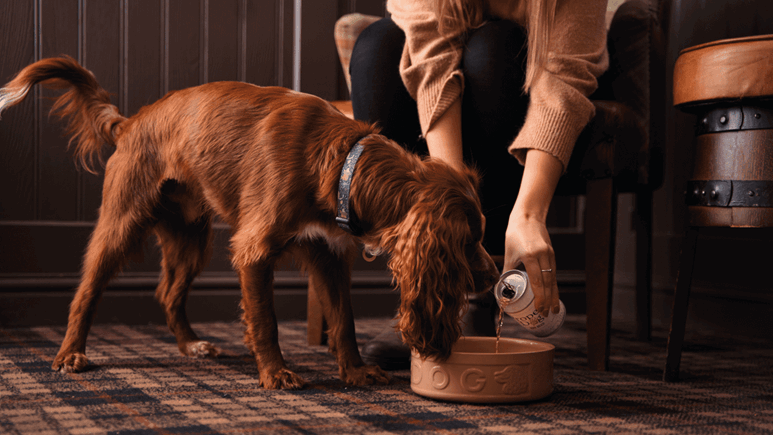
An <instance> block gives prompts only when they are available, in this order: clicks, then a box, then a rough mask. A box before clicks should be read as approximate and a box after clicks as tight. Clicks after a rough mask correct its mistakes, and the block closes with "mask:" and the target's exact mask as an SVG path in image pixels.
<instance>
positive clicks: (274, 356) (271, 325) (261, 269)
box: [237, 260, 306, 390]
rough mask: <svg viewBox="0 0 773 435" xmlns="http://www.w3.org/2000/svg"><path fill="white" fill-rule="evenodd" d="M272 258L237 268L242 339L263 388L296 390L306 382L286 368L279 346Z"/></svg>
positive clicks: (273, 261) (273, 262)
mask: <svg viewBox="0 0 773 435" xmlns="http://www.w3.org/2000/svg"><path fill="white" fill-rule="evenodd" d="M275 261H276V260H260V261H258V262H254V263H253V264H250V265H245V266H238V267H237V268H238V272H239V281H240V283H241V287H242V309H243V319H244V325H245V328H246V329H245V331H244V342H245V344H246V345H247V347H248V348H249V349H250V351H251V352H252V353H253V355H254V356H255V361H256V362H257V364H258V371H259V372H260V382H261V385H262V386H263V388H266V389H269V390H273V389H277V388H282V389H297V388H302V387H303V386H305V385H306V382H304V380H303V379H302V378H301V377H300V376H298V375H297V374H295V373H294V372H292V371H291V370H290V369H288V368H287V364H286V363H285V360H284V358H283V357H282V352H281V351H280V349H279V332H278V329H277V324H276V314H275V312H274V295H273V291H274V288H273V281H274V264H275Z"/></svg>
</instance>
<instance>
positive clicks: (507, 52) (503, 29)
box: [462, 20, 527, 82]
mask: <svg viewBox="0 0 773 435" xmlns="http://www.w3.org/2000/svg"><path fill="white" fill-rule="evenodd" d="M526 42H527V39H526V30H525V29H524V28H523V27H521V26H520V25H519V24H517V23H515V22H514V21H510V20H494V21H489V22H487V23H486V24H484V25H483V26H481V27H479V28H477V29H475V30H473V31H472V32H471V33H470V35H469V38H468V40H467V43H466V45H465V49H464V53H463V56H462V59H463V63H464V65H463V68H464V74H465V78H469V79H472V80H476V79H480V80H485V81H488V80H489V78H492V77H496V78H499V77H497V76H502V75H504V74H506V75H508V76H509V77H508V78H509V79H510V80H520V81H521V82H523V77H524V69H525V67H526V51H527V50H526V46H527V44H526ZM514 75H515V77H514Z"/></svg>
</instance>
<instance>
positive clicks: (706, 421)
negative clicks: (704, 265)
mask: <svg viewBox="0 0 773 435" xmlns="http://www.w3.org/2000/svg"><path fill="white" fill-rule="evenodd" d="M387 325H388V319H363V320H358V321H357V333H358V338H359V340H360V344H361V345H362V344H363V343H364V342H365V341H366V340H367V339H368V338H369V337H372V336H374V335H376V334H377V333H378V332H380V331H382V330H383V329H384V328H385V327H387ZM194 329H196V330H197V331H199V332H200V335H201V336H202V338H204V339H206V340H209V341H211V342H213V343H216V344H217V345H218V346H219V347H220V348H221V349H223V350H224V351H225V352H226V353H227V354H228V356H226V357H221V358H219V359H217V360H197V359H190V358H186V357H183V356H181V355H180V354H179V353H178V350H177V347H176V345H175V342H174V339H173V338H172V336H171V334H170V333H169V332H168V331H167V330H166V328H165V327H164V326H139V327H137V326H123V325H97V326H95V327H94V328H93V329H92V333H91V335H90V336H89V342H88V348H87V354H88V356H89V358H90V361H91V363H92V366H91V368H90V369H89V370H88V371H86V372H85V373H80V374H71V375H67V374H60V373H55V372H53V371H51V369H50V366H51V361H52V359H53V357H54V355H55V354H56V351H57V349H58V346H59V343H60V342H61V340H62V337H63V334H64V328H62V327H51V328H49V327H40V328H19V329H0V433H3V434H36V435H44V434H146V433H147V434H155V433H161V434H178V433H186V434H188V433H190V434H219V433H222V434H234V433H279V434H292V433H302V434H336V435H340V434H359V433H367V434H390V433H391V434H398V433H411V434H421V433H464V434H496V433H522V434H528V433H535V434H536V433H540V434H585V433H615V434H620V433H649V434H672V433H673V434H687V433H695V434H706V433H732V434H740V433H773V362H772V361H773V350H772V349H771V343H772V342H771V340H770V339H750V338H745V339H743V340H740V341H739V340H738V339H737V338H734V337H723V336H721V335H717V334H709V333H707V332H706V331H702V332H700V333H697V334H696V333H692V335H691V336H689V337H688V339H689V340H688V346H687V348H686V349H685V354H684V357H683V359H682V377H683V381H682V382H679V383H675V384H665V383H663V382H661V380H660V378H661V373H662V367H663V364H664V361H665V345H666V343H665V334H664V333H663V331H656V332H657V333H658V334H655V336H656V337H657V336H658V335H660V336H661V337H663V338H655V339H653V341H651V342H649V343H642V342H637V341H635V340H633V339H632V338H631V337H629V335H628V334H627V333H624V332H621V331H617V330H616V331H615V332H614V334H613V337H612V360H611V371H609V372H591V371H588V370H587V369H586V368H585V367H586V355H585V331H584V317H583V316H569V317H568V318H567V322H566V324H565V325H564V328H563V329H562V330H561V331H559V332H558V333H557V334H555V335H554V336H552V337H549V338H547V339H544V341H548V342H550V343H552V344H554V345H555V346H556V356H555V390H554V392H553V394H552V395H550V396H549V397H548V398H546V399H544V400H541V401H537V402H532V403H521V404H508V405H472V404H457V403H447V402H440V401H435V400H430V399H425V398H422V397H420V396H417V395H415V394H413V393H412V391H411V389H410V377H409V372H408V371H407V370H406V371H398V372H392V376H393V380H392V383H391V384H390V385H388V386H379V387H358V388H353V387H347V386H345V385H343V384H342V383H341V382H340V380H339V379H338V372H337V366H336V365H335V362H334V361H333V358H332V356H331V355H330V354H329V353H328V352H327V349H326V348H325V347H322V346H314V347H309V346H307V345H306V344H305V342H306V328H305V323H304V322H299V321H290V322H282V323H281V324H280V326H279V331H280V336H281V340H282V346H283V347H282V349H283V352H284V355H285V358H286V359H287V360H288V363H289V364H290V366H291V368H292V369H293V370H295V371H296V372H297V373H299V374H300V375H301V376H303V377H304V378H305V379H306V380H307V381H308V382H309V383H310V387H308V388H306V389H304V390H300V391H265V390H262V389H261V388H259V387H258V381H257V369H256V366H255V364H254V362H253V361H252V359H251V358H250V357H249V356H248V355H247V353H246V351H245V349H244V347H243V345H242V341H241V340H242V327H241V325H240V324H238V323H207V324H196V325H194ZM503 335H504V336H507V337H523V338H529V337H528V334H526V333H525V332H522V331H520V330H519V327H518V326H516V325H515V324H514V323H511V322H509V321H508V322H507V323H506V324H505V328H504V332H503Z"/></svg>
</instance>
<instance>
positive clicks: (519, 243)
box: [504, 149, 563, 316]
mask: <svg viewBox="0 0 773 435" xmlns="http://www.w3.org/2000/svg"><path fill="white" fill-rule="evenodd" d="M562 173H563V165H562V164H561V162H560V161H559V160H558V159H557V158H555V157H554V156H552V155H551V154H548V153H546V152H544V151H540V150H536V149H531V150H529V151H528V152H527V153H526V162H525V165H524V171H523V179H522V180H521V188H520V190H519V191H518V199H517V200H516V201H515V206H514V207H513V211H512V212H511V213H510V220H509V222H508V224H507V232H506V233H505V264H504V266H505V270H509V269H514V268H516V267H517V266H518V265H520V264H523V265H524V267H525V268H526V273H528V274H529V281H531V287H532V290H533V291H534V305H535V307H536V308H537V310H538V311H539V312H540V313H542V315H543V316H547V315H548V314H549V312H550V311H551V309H552V311H553V312H554V313H557V312H558V311H559V303H558V284H557V283H556V256H555V253H554V252H553V245H552V244H551V243H550V236H549V235H548V230H547V226H546V225H545V219H546V218H547V214H548V208H549V207H550V202H551V200H552V199H553V193H554V192H555V190H556V184H558V179H559V178H560V177H561V174H562Z"/></svg>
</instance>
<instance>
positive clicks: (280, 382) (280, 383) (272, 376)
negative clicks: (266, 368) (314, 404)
mask: <svg viewBox="0 0 773 435" xmlns="http://www.w3.org/2000/svg"><path fill="white" fill-rule="evenodd" d="M260 383H261V385H262V386H263V388H265V389H267V390H277V389H283V390H298V389H301V388H303V387H305V386H306V381H304V380H303V378H301V377H300V376H298V375H296V374H295V373H293V372H291V371H290V370H287V369H280V370H279V371H277V372H274V373H266V374H264V373H261V374H260Z"/></svg>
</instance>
